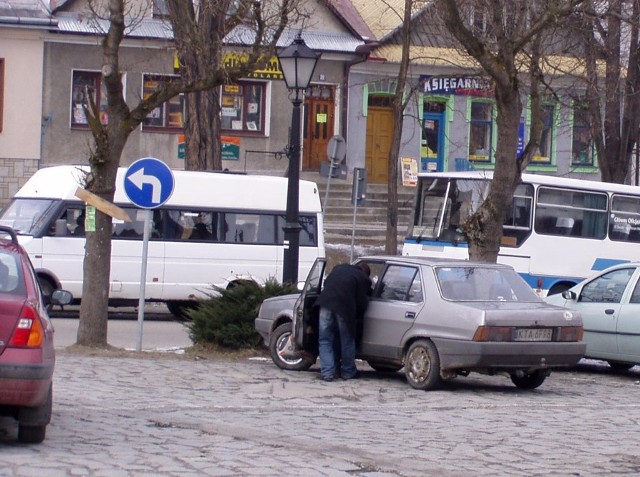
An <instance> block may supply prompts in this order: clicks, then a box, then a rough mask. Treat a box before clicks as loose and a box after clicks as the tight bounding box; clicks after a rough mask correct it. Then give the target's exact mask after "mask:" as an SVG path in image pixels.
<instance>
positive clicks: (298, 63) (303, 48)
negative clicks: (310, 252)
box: [278, 33, 320, 284]
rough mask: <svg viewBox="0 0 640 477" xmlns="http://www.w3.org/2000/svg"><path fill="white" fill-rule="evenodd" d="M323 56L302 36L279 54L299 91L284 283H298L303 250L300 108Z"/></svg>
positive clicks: (295, 99)
mask: <svg viewBox="0 0 640 477" xmlns="http://www.w3.org/2000/svg"><path fill="white" fill-rule="evenodd" d="M319 58H320V53H316V52H315V51H313V50H311V49H310V48H309V47H308V46H307V45H306V44H305V42H304V40H303V39H302V36H301V35H300V33H298V36H297V37H296V38H295V40H293V43H291V45H289V46H288V47H287V48H285V49H284V50H282V51H281V52H280V54H278V61H279V62H280V70H282V74H283V75H284V81H285V83H286V84H287V88H288V89H289V90H291V91H293V92H295V96H294V97H293V99H292V100H291V103H292V104H293V112H292V114H291V132H290V137H289V147H288V150H287V156H288V157H289V177H288V181H287V213H286V218H285V221H286V223H285V226H284V263H283V265H282V282H283V283H293V284H297V283H298V257H299V251H300V228H301V227H300V223H299V220H298V211H299V206H298V200H299V195H300V105H301V104H302V92H303V91H304V90H305V89H307V86H309V82H310V81H311V77H312V76H313V70H314V69H315V68H316V64H317V63H318V59H319Z"/></svg>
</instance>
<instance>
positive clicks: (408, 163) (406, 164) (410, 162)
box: [402, 157, 418, 187]
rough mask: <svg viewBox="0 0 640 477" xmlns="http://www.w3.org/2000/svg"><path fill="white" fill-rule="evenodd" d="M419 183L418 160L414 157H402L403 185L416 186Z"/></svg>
mask: <svg viewBox="0 0 640 477" xmlns="http://www.w3.org/2000/svg"><path fill="white" fill-rule="evenodd" d="M417 183H418V160H417V159H416V158H414V157H403V158H402V185H403V186H405V187H415V186H416V184H417Z"/></svg>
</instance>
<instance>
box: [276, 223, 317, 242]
mask: <svg viewBox="0 0 640 477" xmlns="http://www.w3.org/2000/svg"><path fill="white" fill-rule="evenodd" d="M285 223H286V218H285V216H284V215H279V216H278V225H277V233H278V243H279V244H280V245H282V244H283V243H284V226H285ZM298 223H299V224H300V246H302V247H315V246H316V245H318V238H317V234H316V229H317V225H316V218H315V217H314V216H311V215H300V216H299V217H298Z"/></svg>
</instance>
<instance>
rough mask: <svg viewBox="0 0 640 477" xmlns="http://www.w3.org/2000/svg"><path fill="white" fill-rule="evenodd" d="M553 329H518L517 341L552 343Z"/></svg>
mask: <svg viewBox="0 0 640 477" xmlns="http://www.w3.org/2000/svg"><path fill="white" fill-rule="evenodd" d="M552 336H553V329H552V328H517V329H516V336H515V341H551V337H552Z"/></svg>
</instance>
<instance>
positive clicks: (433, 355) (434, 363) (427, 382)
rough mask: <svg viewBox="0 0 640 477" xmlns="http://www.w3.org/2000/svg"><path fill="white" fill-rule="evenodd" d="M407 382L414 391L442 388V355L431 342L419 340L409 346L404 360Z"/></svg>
mask: <svg viewBox="0 0 640 477" xmlns="http://www.w3.org/2000/svg"><path fill="white" fill-rule="evenodd" d="M404 373H405V376H406V378H407V382H408V383H409V385H410V386H411V387H412V388H414V389H422V390H425V391H427V390H431V389H436V388H437V387H438V386H440V384H441V382H442V378H441V377H440V355H439V354H438V349H437V348H436V346H435V345H434V344H433V343H432V342H431V341H429V340H418V341H415V342H414V343H412V344H411V346H409V349H408V350H407V354H406V355H405V359H404Z"/></svg>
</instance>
